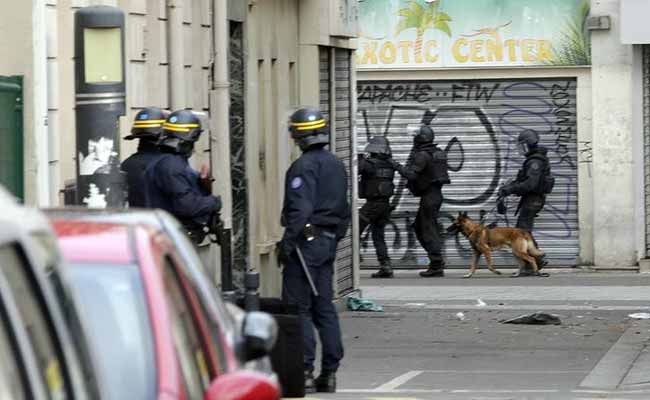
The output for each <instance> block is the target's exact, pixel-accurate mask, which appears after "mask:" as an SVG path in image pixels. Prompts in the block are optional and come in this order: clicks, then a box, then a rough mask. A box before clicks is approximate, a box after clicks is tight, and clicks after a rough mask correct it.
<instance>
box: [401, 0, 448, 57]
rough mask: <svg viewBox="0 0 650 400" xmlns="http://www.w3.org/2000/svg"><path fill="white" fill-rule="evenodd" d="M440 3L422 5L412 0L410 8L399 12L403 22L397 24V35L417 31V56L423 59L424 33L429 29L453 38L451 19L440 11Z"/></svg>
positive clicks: (409, 4) (416, 0)
mask: <svg viewBox="0 0 650 400" xmlns="http://www.w3.org/2000/svg"><path fill="white" fill-rule="evenodd" d="M439 7H440V3H439V2H437V1H436V2H432V3H427V4H422V3H420V2H419V1H418V0H411V1H410V2H409V3H408V8H403V9H401V10H399V12H398V15H399V16H400V17H401V20H400V21H399V23H398V24H397V29H396V35H399V34H400V33H402V32H403V31H405V30H407V29H415V31H416V34H417V37H416V39H415V56H416V57H417V58H421V57H422V41H423V38H424V32H426V31H427V30H428V29H435V30H439V31H442V32H444V33H446V34H447V35H448V36H449V37H451V29H450V28H449V22H450V21H451V17H450V16H449V15H448V14H447V13H444V12H442V11H440V10H439Z"/></svg>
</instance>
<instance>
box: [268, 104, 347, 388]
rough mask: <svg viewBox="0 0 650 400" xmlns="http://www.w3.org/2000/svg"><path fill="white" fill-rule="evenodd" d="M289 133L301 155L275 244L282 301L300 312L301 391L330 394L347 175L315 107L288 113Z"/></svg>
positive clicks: (337, 355)
mask: <svg viewBox="0 0 650 400" xmlns="http://www.w3.org/2000/svg"><path fill="white" fill-rule="evenodd" d="M289 130H290V132H291V137H292V138H293V139H294V141H295V142H296V144H297V145H298V146H299V147H300V149H301V150H302V155H301V156H300V158H298V159H297V160H296V161H294V162H293V164H291V166H290V168H289V170H288V171H287V173H286V177H285V193H284V205H283V208H282V225H283V226H284V227H285V231H284V235H283V237H282V240H281V241H280V242H279V243H278V246H277V251H278V253H277V254H278V261H279V262H280V263H281V264H283V265H284V270H283V271H282V297H283V299H284V301H285V302H287V303H289V304H295V305H297V307H298V309H299V314H300V319H301V322H302V326H303V340H304V351H305V352H304V371H305V390H306V391H307V392H308V393H313V392H315V391H319V392H335V391H336V371H337V369H338V367H339V361H340V360H341V359H342V358H343V343H342V339H341V330H340V327H339V320H338V315H337V312H336V308H335V307H334V304H333V303H332V298H333V293H332V288H333V275H334V259H335V258H336V246H337V243H338V241H339V240H340V239H341V238H342V237H343V236H344V235H345V232H346V231H347V229H348V224H349V222H350V205H349V203H348V198H347V187H348V183H347V174H346V171H345V167H344V165H343V163H342V162H341V161H340V160H339V159H337V158H336V156H335V155H334V154H332V153H330V152H329V151H328V150H327V149H325V146H326V145H327V144H328V143H329V140H330V139H329V132H328V130H327V122H326V120H325V117H324V116H323V114H322V113H321V112H320V111H319V110H318V109H316V108H311V107H308V108H302V109H300V110H298V111H296V112H295V113H293V115H292V116H291V119H290V121H289ZM310 281H311V283H313V285H314V287H313V288H312V286H311V284H310ZM314 326H316V328H317V329H318V333H319V336H320V341H321V344H322V346H323V347H322V358H321V370H320V375H319V376H318V378H316V379H314V375H313V371H314V361H315V358H316V339H315V337H314Z"/></svg>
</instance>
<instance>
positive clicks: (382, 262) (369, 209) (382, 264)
mask: <svg viewBox="0 0 650 400" xmlns="http://www.w3.org/2000/svg"><path fill="white" fill-rule="evenodd" d="M365 151H366V153H368V154H369V155H370V156H369V157H364V156H363V155H360V156H359V169H358V172H359V178H360V181H359V197H360V198H362V199H366V204H364V205H363V207H361V210H359V234H360V235H363V231H365V230H366V228H367V227H368V225H370V229H371V233H372V242H373V244H374V245H375V251H376V252H377V259H378V260H379V271H377V272H376V273H374V274H372V277H373V278H392V277H393V267H392V265H391V262H390V257H389V256H388V249H387V248H386V240H385V238H384V231H385V229H386V224H387V223H388V222H389V221H390V213H391V205H390V197H391V196H392V195H393V192H394V191H395V185H394V184H393V178H394V177H395V168H394V167H393V163H392V162H391V150H390V143H389V142H388V139H386V138H385V137H383V136H375V137H373V138H372V139H370V141H369V143H368V145H367V146H366V149H365Z"/></svg>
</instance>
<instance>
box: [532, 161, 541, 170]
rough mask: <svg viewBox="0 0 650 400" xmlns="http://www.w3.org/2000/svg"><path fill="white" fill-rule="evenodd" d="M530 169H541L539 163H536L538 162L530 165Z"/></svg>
mask: <svg viewBox="0 0 650 400" xmlns="http://www.w3.org/2000/svg"><path fill="white" fill-rule="evenodd" d="M530 168H531V169H533V170H535V171H537V170H538V169H539V168H540V167H539V163H536V162H534V163H530Z"/></svg>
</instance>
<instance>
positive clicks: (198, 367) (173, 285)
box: [164, 258, 211, 400]
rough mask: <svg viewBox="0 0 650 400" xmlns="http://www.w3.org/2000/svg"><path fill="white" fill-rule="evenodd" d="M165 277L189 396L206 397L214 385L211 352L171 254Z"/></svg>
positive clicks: (173, 332)
mask: <svg viewBox="0 0 650 400" xmlns="http://www.w3.org/2000/svg"><path fill="white" fill-rule="evenodd" d="M164 265H165V270H164V280H165V288H166V290H167V294H168V299H167V300H168V303H169V306H170V316H171V320H172V321H171V322H172V334H173V336H174V345H175V346H176V352H177V355H178V360H179V362H180V364H181V370H182V373H183V381H184V385H185V390H186V392H187V393H188V398H189V400H202V399H203V393H204V392H205V391H206V390H207V389H208V387H209V385H210V381H211V379H210V372H209V370H208V359H207V358H206V357H207V356H208V354H207V352H206V351H205V349H204V346H203V343H202V341H201V338H200V336H199V332H200V327H199V326H198V325H197V323H196V321H195V319H194V315H193V313H192V308H191V307H190V305H189V304H188V302H187V299H186V297H185V295H184V294H183V288H182V286H181V282H180V275H179V273H178V271H176V268H175V267H174V265H173V263H172V262H171V260H170V259H169V258H165V262H164Z"/></svg>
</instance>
